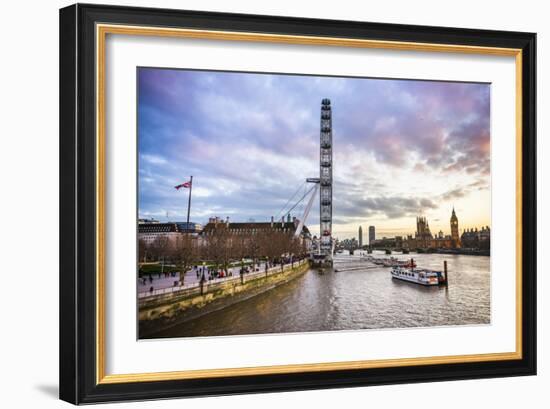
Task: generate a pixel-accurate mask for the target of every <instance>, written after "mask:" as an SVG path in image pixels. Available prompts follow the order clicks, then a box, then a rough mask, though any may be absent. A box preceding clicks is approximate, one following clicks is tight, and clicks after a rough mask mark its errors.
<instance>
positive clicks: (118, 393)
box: [59, 4, 536, 404]
mask: <svg viewBox="0 0 550 409" xmlns="http://www.w3.org/2000/svg"><path fill="white" fill-rule="evenodd" d="M96 23H114V24H131V25H142V26H161V27H185V28H197V29H210V30H222V31H244V32H260V33H274V34H289V35H313V36H328V37H343V38H356V39H371V40H389V41H406V42H422V43H436V44H461V45H469V46H489V47H504V48H518V49H521V50H522V51H523V59H522V61H523V67H522V75H523V88H522V97H523V99H522V109H523V146H522V152H523V157H522V162H523V169H522V175H523V180H522V182H523V197H522V203H523V214H522V231H523V248H522V254H523V257H522V263H523V277H522V282H523V293H522V303H523V305H522V312H523V320H522V321H523V328H522V335H523V343H522V345H523V351H522V359H521V360H512V361H493V362H477V363H457V364H439V365H424V366H406V367H395V368H378V369H355V370H339V371H324V372H310V373H307V372H304V373H294V374H277V375H275V374H273V375H255V376H237V377H227V378H209V379H201V380H199V379H197V380H177V381H158V382H137V383H119V384H96V315H95V314H96V281H95V271H96V250H95V245H96V230H95V224H96V216H95V215H96V207H95V203H96V200H95V199H96V191H95V177H96V176H95V175H96V136H95V135H96V133H95V131H96V128H95V127H96V123H95V114H96V112H95V65H94V63H95V24H96ZM535 59H536V34H533V33H522V32H506V31H487V30H471V29H457V28H442V27H422V26H410V25H393V24H379V23H362V22H350V21H332V20H317V19H304V18H289V17H273V16H257V15H243V14H226V13H211V12H200V11H179V10H165V9H147V8H133V7H113V6H99V5H82V4H78V5H73V6H69V7H66V8H63V9H61V10H60V220H61V222H60V316H59V320H60V398H61V399H63V400H66V401H68V402H72V403H76V404H79V403H93V402H104V401H121V400H144V399H156V398H171V397H185V396H200V395H221V394H228V393H233V394H237V393H251V392H272V391H289V390H306V389H318V388H334V387H351V386H367V385H381V384H390V383H392V384H395V383H410V382H426V381H443V380H454V379H471V378H488V377H502V376H517V375H533V374H535V373H536V146H535V133H536V117H535V115H536V90H535V79H536V78H535V77H536V71H535V70H536V60H535Z"/></svg>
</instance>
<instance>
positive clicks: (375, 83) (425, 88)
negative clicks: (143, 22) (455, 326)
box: [137, 68, 491, 239]
mask: <svg viewBox="0 0 550 409" xmlns="http://www.w3.org/2000/svg"><path fill="white" fill-rule="evenodd" d="M323 98H329V99H330V100H331V105H332V117H333V123H332V127H333V176H334V182H333V192H334V193H333V235H334V236H336V237H337V238H339V239H345V238H351V237H357V234H358V233H357V232H358V228H359V226H363V235H364V237H366V234H367V231H368V226H370V225H373V226H375V227H376V236H377V238H381V237H383V236H387V237H392V236H395V235H406V234H414V231H415V229H416V219H415V218H416V216H420V215H421V216H425V217H427V218H428V222H429V224H430V228H431V230H432V233H436V232H438V231H439V230H442V231H443V233H444V234H450V225H449V219H450V217H451V211H452V209H453V206H454V208H455V211H456V214H457V216H458V220H459V228H460V231H462V229H464V228H473V227H481V226H486V225H489V226H490V206H491V205H490V199H491V195H490V85H489V84H479V83H456V82H443V81H419V80H406V79H403V80H399V79H373V78H348V77H324V76H304V75H282V74H263V73H236V72H214V71H192V70H175V69H158V68H138V107H137V109H138V172H139V173H138V175H139V178H138V185H139V203H138V207H139V211H138V213H139V217H140V218H155V219H157V220H161V221H185V220H186V215H187V200H188V192H189V191H188V189H180V190H176V189H175V188H174V186H176V185H178V184H180V183H183V182H185V181H187V180H189V176H190V175H193V190H192V204H191V221H193V222H198V223H203V224H204V223H206V222H207V221H208V218H209V217H213V216H219V217H221V218H223V219H225V218H226V217H229V219H230V221H235V222H238V221H251V220H254V221H257V222H260V221H269V220H270V218H271V216H274V217H275V218H277V219H280V217H281V215H283V214H286V213H287V211H288V210H289V208H291V207H292V206H293V205H294V204H295V203H296V202H297V201H298V199H299V198H300V197H302V196H303V194H304V193H306V192H307V190H306V189H308V188H309V187H310V186H307V185H306V184H305V183H304V182H305V179H306V178H308V177H318V176H319V135H320V112H321V111H320V109H321V100H322V99H323ZM289 200H290V201H289ZM305 202H306V200H303V201H302V202H301V203H300V204H298V205H297V206H296V207H295V208H294V209H293V210H292V211H291V214H292V216H296V217H298V218H299V219H301V218H302V214H303V211H304V207H305ZM318 208H319V202H318V198H316V199H315V202H314V204H313V209H312V211H311V213H310V215H309V217H308V219H307V221H306V224H307V226H308V227H309V228H310V230H311V231H312V233H313V234H315V233H318V230H319V211H318Z"/></svg>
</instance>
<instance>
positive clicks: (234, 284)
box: [139, 260, 310, 339]
mask: <svg viewBox="0 0 550 409" xmlns="http://www.w3.org/2000/svg"><path fill="white" fill-rule="evenodd" d="M309 267H310V266H309V262H308V261H307V260H302V261H301V262H299V263H294V265H290V264H287V265H286V266H284V268H283V269H281V268H280V267H275V268H272V269H270V270H268V271H267V272H264V271H260V272H255V273H250V274H245V275H243V276H242V277H241V276H236V277H235V276H234V277H231V278H227V279H224V280H213V281H212V282H205V283H204V284H203V285H202V286H200V285H196V286H192V287H186V288H182V289H181V290H178V291H170V292H166V293H160V294H154V295H151V296H149V297H143V298H140V299H139V338H142V339H143V338H154V334H155V333H156V332H159V331H162V330H165V329H166V328H169V327H171V326H174V325H178V324H182V323H184V322H186V321H190V320H193V319H195V318H198V317H201V316H203V315H206V314H209V313H211V312H214V311H218V310H221V309H224V308H226V307H228V306H230V305H233V304H235V303H238V302H241V301H244V300H247V299H249V298H251V297H254V296H256V295H258V294H261V293H264V292H266V291H269V290H271V289H273V288H275V287H277V286H279V285H281V284H284V283H287V282H289V281H291V280H293V279H295V278H297V277H299V276H301V275H302V274H304V273H305V272H306V271H308V270H309Z"/></svg>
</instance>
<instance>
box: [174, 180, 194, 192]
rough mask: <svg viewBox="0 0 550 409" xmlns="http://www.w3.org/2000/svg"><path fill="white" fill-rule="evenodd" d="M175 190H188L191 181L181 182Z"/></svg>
mask: <svg viewBox="0 0 550 409" xmlns="http://www.w3.org/2000/svg"><path fill="white" fill-rule="evenodd" d="M174 187H175V188H176V190H180V189H181V188H182V187H184V188H187V189H189V188H190V187H191V181H190V180H189V181H187V182H183V183H182V184H181V185H177V186H174Z"/></svg>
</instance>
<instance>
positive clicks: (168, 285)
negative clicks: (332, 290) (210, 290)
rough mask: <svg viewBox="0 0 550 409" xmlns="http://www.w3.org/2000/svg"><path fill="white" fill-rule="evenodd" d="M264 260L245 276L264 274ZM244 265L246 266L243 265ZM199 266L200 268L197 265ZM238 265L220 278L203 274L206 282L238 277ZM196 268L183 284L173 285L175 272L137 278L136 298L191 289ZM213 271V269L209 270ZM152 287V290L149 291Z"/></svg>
mask: <svg viewBox="0 0 550 409" xmlns="http://www.w3.org/2000/svg"><path fill="white" fill-rule="evenodd" d="M248 261H250V260H245V262H248ZM299 263H300V261H295V262H294V265H298V264H299ZM265 265H266V263H265V262H262V263H259V264H257V265H256V270H257V271H250V272H249V273H245V278H250V277H252V276H254V275H257V274H265V271H266V270H265ZM290 265H291V263H288V264H285V266H284V268H287V267H289V266H290ZM245 267H246V266H245ZM248 267H249V268H252V266H251V265H248ZM199 268H202V267H201V266H199ZM240 269H241V267H240V266H236V267H231V268H229V269H228V272H229V273H231V275H228V276H227V277H222V278H215V279H212V280H208V274H205V277H206V279H207V280H206V282H205V283H206V284H213V283H221V282H225V281H229V280H232V279H235V278H237V279H240V274H239V272H240ZM197 270H198V269H197ZM197 270H195V269H191V270H189V271H188V272H187V273H186V274H185V279H184V285H183V286H181V285H174V284H175V283H176V282H178V280H179V275H178V274H176V275H175V276H172V275H170V274H168V277H165V276H164V275H162V274H161V275H160V276H159V274H153V275H152V278H153V281H150V280H149V278H148V277H144V278H138V279H137V290H138V298H145V297H149V296H154V295H159V294H167V293H171V292H177V291H181V290H184V289H191V288H194V287H198V286H199V285H200V278H201V275H200V274H199V275H198V276H197ZM280 270H281V265H280V264H278V265H276V266H273V267H270V268H269V269H268V274H269V273H273V272H276V271H280ZM211 271H213V270H211ZM151 287H152V291H151Z"/></svg>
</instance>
